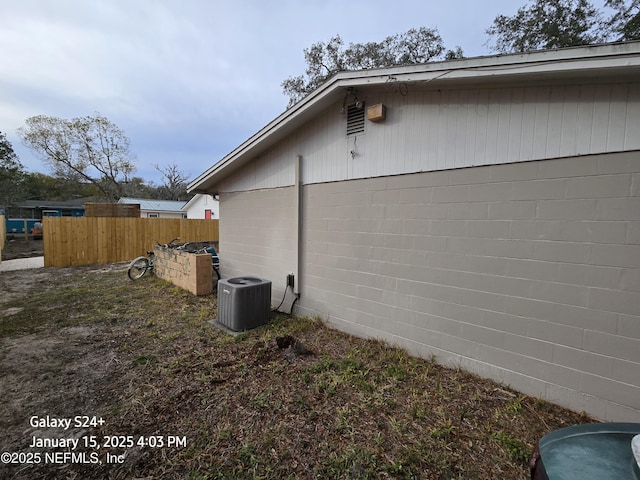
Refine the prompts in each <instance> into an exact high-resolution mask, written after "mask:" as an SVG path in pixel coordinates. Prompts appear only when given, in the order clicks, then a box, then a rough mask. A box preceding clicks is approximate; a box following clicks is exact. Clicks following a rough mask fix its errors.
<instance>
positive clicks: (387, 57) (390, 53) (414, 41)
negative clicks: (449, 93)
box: [282, 27, 462, 106]
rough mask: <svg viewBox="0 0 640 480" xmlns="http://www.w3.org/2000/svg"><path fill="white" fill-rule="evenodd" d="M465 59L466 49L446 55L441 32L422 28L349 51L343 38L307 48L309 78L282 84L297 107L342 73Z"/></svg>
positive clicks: (306, 72)
mask: <svg viewBox="0 0 640 480" xmlns="http://www.w3.org/2000/svg"><path fill="white" fill-rule="evenodd" d="M443 56H446V57H447V58H449V59H451V58H461V57H462V50H461V49H460V47H457V49H456V50H454V51H448V52H446V53H445V47H444V45H443V42H442V38H441V37H440V34H439V33H438V30H437V29H431V28H425V27H421V28H419V29H414V28H412V29H410V30H408V31H407V32H405V33H401V34H397V35H392V36H389V37H387V38H385V39H384V40H383V41H382V42H368V43H351V44H349V46H348V47H347V48H346V49H345V48H344V42H343V40H342V38H341V37H340V35H336V36H335V37H333V38H331V39H330V40H329V42H328V43H323V42H318V43H315V44H313V45H312V46H311V47H309V48H307V49H304V58H305V61H306V63H307V69H306V71H305V75H299V76H297V77H289V78H287V79H286V80H285V81H283V82H282V90H283V93H284V94H285V95H286V96H288V97H289V106H292V105H294V104H295V103H297V102H298V101H300V100H301V99H302V98H304V97H305V96H306V95H308V94H309V93H311V92H312V91H313V90H315V89H316V88H318V87H319V86H320V85H322V84H323V83H324V82H325V81H327V80H328V79H329V78H330V77H332V76H333V75H335V74H336V73H338V72H343V71H351V70H363V69H369V68H382V67H393V66H398V65H414V64H418V63H425V62H428V61H430V60H433V59H436V58H442V57H443Z"/></svg>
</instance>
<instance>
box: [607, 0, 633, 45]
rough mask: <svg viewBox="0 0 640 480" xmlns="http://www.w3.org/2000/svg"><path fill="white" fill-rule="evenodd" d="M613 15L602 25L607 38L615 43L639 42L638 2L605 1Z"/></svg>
mask: <svg viewBox="0 0 640 480" xmlns="http://www.w3.org/2000/svg"><path fill="white" fill-rule="evenodd" d="M605 6H607V7H609V8H610V9H612V10H613V12H614V13H613V14H612V15H611V16H610V17H609V18H608V19H607V20H606V21H605V22H604V23H603V25H602V29H603V31H604V33H605V34H606V35H607V37H610V38H612V39H613V40H615V41H618V42H620V41H629V40H640V0H631V1H625V0H607V1H606V2H605Z"/></svg>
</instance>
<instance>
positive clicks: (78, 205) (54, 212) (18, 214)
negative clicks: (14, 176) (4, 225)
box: [8, 198, 92, 220]
mask: <svg viewBox="0 0 640 480" xmlns="http://www.w3.org/2000/svg"><path fill="white" fill-rule="evenodd" d="M88 201H92V199H89V198H78V199H75V200H66V201H57V200H53V201H52V200H25V201H24V202H21V203H19V204H18V205H16V206H15V207H11V208H9V212H8V213H9V214H10V215H11V217H12V218H31V219H38V220H41V219H42V217H83V216H84V210H85V208H84V204H85V203H86V202H88Z"/></svg>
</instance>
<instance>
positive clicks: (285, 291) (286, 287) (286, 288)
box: [271, 285, 289, 313]
mask: <svg viewBox="0 0 640 480" xmlns="http://www.w3.org/2000/svg"><path fill="white" fill-rule="evenodd" d="M288 289H289V285H287V286H285V287H284V295H283V296H282V301H281V302H280V305H278V306H277V307H276V308H274V309H273V310H271V312H272V313H275V312H280V310H279V308H280V307H281V306H282V304H283V303H284V299H285V298H287V290H288ZM280 313H284V312H280Z"/></svg>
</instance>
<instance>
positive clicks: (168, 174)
mask: <svg viewBox="0 0 640 480" xmlns="http://www.w3.org/2000/svg"><path fill="white" fill-rule="evenodd" d="M154 166H155V169H156V170H157V171H158V172H160V173H161V174H162V186H160V187H158V190H159V191H160V192H161V195H162V198H164V199H166V200H186V199H187V198H188V195H187V185H188V184H189V177H188V176H186V175H185V174H184V173H182V172H180V171H179V170H178V166H177V165H176V164H175V163H173V164H171V165H167V166H166V167H165V168H160V166H158V165H154Z"/></svg>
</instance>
